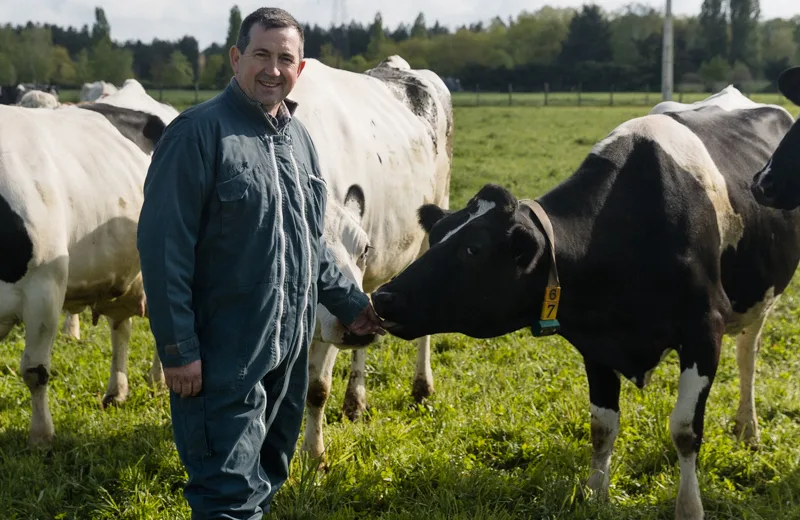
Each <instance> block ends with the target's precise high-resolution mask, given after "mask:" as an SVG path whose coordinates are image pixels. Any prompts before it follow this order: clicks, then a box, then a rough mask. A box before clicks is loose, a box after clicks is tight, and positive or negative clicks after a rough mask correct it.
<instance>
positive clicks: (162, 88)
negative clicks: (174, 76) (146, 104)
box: [158, 84, 164, 101]
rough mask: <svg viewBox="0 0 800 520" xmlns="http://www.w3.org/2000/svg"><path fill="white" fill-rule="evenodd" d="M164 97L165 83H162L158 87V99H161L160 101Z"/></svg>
mask: <svg viewBox="0 0 800 520" xmlns="http://www.w3.org/2000/svg"><path fill="white" fill-rule="evenodd" d="M163 99H164V85H163V84H161V85H160V86H159V87H158V100H159V101H162V100H163Z"/></svg>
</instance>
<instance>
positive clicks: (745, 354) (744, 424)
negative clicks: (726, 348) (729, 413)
mask: <svg viewBox="0 0 800 520" xmlns="http://www.w3.org/2000/svg"><path fill="white" fill-rule="evenodd" d="M766 319H767V316H766V315H764V316H762V317H761V318H760V319H759V320H758V321H756V322H754V323H752V324H750V325H748V326H747V327H746V328H745V329H744V330H743V331H742V333H741V334H739V336H738V337H737V338H736V362H737V364H738V365H739V409H738V411H737V412H736V424H735V425H734V428H733V431H734V433H735V435H736V436H737V437H739V438H741V439H742V440H743V441H745V442H747V443H751V444H756V443H758V437H759V435H758V419H757V417H756V397H755V384H756V356H757V354H758V349H759V347H760V346H761V330H762V328H763V327H764V322H765V321H766Z"/></svg>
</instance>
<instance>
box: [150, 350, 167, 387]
mask: <svg viewBox="0 0 800 520" xmlns="http://www.w3.org/2000/svg"><path fill="white" fill-rule="evenodd" d="M163 382H164V368H163V367H162V366H161V358H160V357H158V350H156V347H155V345H153V364H152V365H151V366H150V372H148V374H147V383H148V384H149V385H151V386H155V385H158V384H161V383H163Z"/></svg>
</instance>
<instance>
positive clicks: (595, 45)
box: [559, 4, 613, 67]
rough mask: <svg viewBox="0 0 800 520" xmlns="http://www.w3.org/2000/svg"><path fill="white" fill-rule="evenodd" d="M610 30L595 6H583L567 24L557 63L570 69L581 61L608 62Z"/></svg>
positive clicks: (609, 58)
mask: <svg viewBox="0 0 800 520" xmlns="http://www.w3.org/2000/svg"><path fill="white" fill-rule="evenodd" d="M612 59H613V54H612V52H611V30H610V28H609V24H608V20H606V18H605V17H604V16H603V13H602V11H601V10H600V7H599V6H597V5H594V4H593V5H584V6H583V8H582V9H581V12H580V13H578V14H576V15H575V17H574V18H572V20H571V21H570V23H569V33H568V34H567V39H566V41H565V42H564V46H563V48H562V49H561V55H560V56H559V61H560V62H561V64H562V65H563V66H566V67H570V66H574V65H575V64H576V63H580V62H582V61H595V62H601V63H602V62H609V61H611V60H612Z"/></svg>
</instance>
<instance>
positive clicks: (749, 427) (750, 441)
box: [733, 421, 761, 449]
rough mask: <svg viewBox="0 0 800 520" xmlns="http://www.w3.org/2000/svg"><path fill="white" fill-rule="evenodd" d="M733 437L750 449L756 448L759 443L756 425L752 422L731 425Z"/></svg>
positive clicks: (759, 436) (737, 422)
mask: <svg viewBox="0 0 800 520" xmlns="http://www.w3.org/2000/svg"><path fill="white" fill-rule="evenodd" d="M733 435H734V436H736V438H737V439H739V440H740V441H742V442H743V443H744V444H745V445H747V446H748V447H750V448H751V449H755V448H757V447H758V444H759V443H760V441H761V434H760V433H759V431H758V425H757V424H756V423H754V422H752V421H747V422H744V423H742V422H740V421H736V423H735V424H734V425H733Z"/></svg>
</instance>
